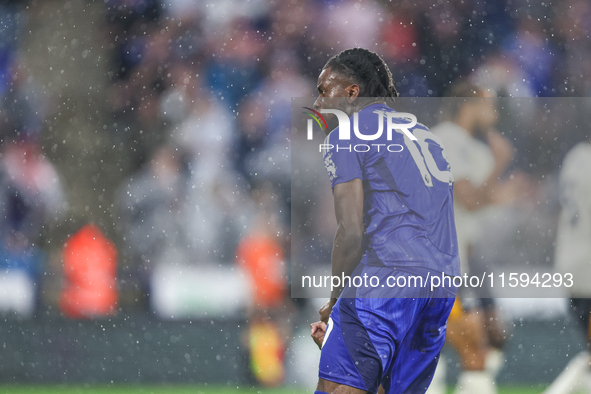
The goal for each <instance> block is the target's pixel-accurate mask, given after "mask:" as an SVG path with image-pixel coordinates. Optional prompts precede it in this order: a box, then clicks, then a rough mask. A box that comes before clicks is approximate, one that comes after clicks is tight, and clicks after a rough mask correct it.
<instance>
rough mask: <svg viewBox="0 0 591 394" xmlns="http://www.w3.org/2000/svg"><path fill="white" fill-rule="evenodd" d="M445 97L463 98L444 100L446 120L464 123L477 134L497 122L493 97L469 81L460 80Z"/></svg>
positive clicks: (452, 85)
mask: <svg viewBox="0 0 591 394" xmlns="http://www.w3.org/2000/svg"><path fill="white" fill-rule="evenodd" d="M444 97H446V98H447V97H450V98H451V97H453V98H463V99H462V100H458V99H453V100H448V99H444V101H443V108H442V115H443V118H444V120H451V121H454V122H456V123H462V125H463V126H464V127H466V128H467V129H469V130H468V131H470V132H474V133H476V134H478V133H481V132H484V131H486V130H487V129H488V128H490V127H492V126H493V125H494V124H495V123H496V122H497V112H496V109H495V101H494V100H493V99H492V97H493V96H492V95H491V94H489V93H488V92H486V91H484V90H483V89H481V88H480V87H478V86H476V85H474V84H473V83H471V82H469V81H467V80H462V79H460V80H457V81H455V82H454V83H452V84H451V85H450V87H449V89H448V90H447V91H446V92H445V94H444ZM486 98H488V99H486Z"/></svg>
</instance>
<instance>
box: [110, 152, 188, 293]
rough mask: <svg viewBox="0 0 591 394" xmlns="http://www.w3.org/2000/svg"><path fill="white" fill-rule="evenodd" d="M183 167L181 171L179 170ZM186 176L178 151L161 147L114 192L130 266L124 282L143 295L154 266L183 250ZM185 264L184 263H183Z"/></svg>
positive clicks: (184, 249) (184, 245)
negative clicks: (128, 282) (144, 166)
mask: <svg viewBox="0 0 591 394" xmlns="http://www.w3.org/2000/svg"><path fill="white" fill-rule="evenodd" d="M183 167H184V168H183ZM188 179H189V174H188V171H187V169H186V163H184V162H183V157H182V156H181V154H180V153H179V151H178V150H175V149H174V148H172V147H169V146H163V147H161V148H159V149H158V150H156V152H154V154H153V156H152V159H151V160H150V161H149V162H148V164H147V166H146V168H144V169H143V170H141V171H140V172H138V173H137V174H136V175H134V176H132V177H131V178H130V179H129V181H128V182H126V183H125V184H124V185H122V186H121V188H120V190H119V192H118V200H117V202H118V206H119V210H120V212H121V223H122V224H123V226H124V241H125V244H126V246H127V248H128V250H127V252H128V255H129V257H130V260H131V261H130V263H131V264H130V266H129V267H127V269H128V270H130V271H131V272H128V273H127V275H129V276H127V275H126V277H125V280H126V281H127V280H129V281H130V282H131V285H133V286H137V288H138V289H140V290H141V291H143V292H144V293H145V294H146V295H148V294H149V293H150V292H149V282H150V275H151V272H152V269H153V267H154V265H155V264H158V263H161V262H162V261H165V260H168V259H169V258H173V259H174V257H171V256H175V255H177V254H181V255H183V254H184V253H185V252H186V250H187V240H186V234H185V232H184V229H183V223H184V221H183V218H184V206H185V204H186V193H187V188H188V184H187V182H188ZM183 260H185V259H183Z"/></svg>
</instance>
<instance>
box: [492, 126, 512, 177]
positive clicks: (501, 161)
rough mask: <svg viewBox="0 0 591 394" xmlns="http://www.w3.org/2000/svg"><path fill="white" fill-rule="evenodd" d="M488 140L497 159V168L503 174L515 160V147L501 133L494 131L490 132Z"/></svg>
mask: <svg viewBox="0 0 591 394" xmlns="http://www.w3.org/2000/svg"><path fill="white" fill-rule="evenodd" d="M487 140H488V146H489V148H490V150H491V151H492V154H493V156H494V158H495V166H496V167H497V168H498V169H499V172H502V171H503V170H504V169H505V168H506V167H507V165H508V164H509V162H510V161H511V159H512V158H513V145H511V142H509V140H508V139H507V138H505V137H503V136H502V135H501V133H499V132H498V131H496V130H492V129H491V130H489V131H488V134H487ZM499 175H500V174H499Z"/></svg>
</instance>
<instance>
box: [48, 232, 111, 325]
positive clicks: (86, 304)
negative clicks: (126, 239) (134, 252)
mask: <svg viewBox="0 0 591 394" xmlns="http://www.w3.org/2000/svg"><path fill="white" fill-rule="evenodd" d="M63 259H64V275H65V282H66V283H65V286H64V288H63V289H62V292H61V294H60V300H59V307H60V310H61V311H62V313H63V314H64V315H65V316H66V317H70V318H93V317H101V316H108V315H113V314H115V312H116V307H117V283H116V276H117V250H116V249H115V246H114V245H113V243H112V242H111V241H110V240H109V239H107V238H106V237H105V236H104V235H103V233H102V232H101V230H100V229H99V228H98V227H96V226H95V225H93V224H87V225H85V226H84V227H82V228H81V229H80V230H79V231H78V232H77V233H76V234H74V235H73V236H72V237H70V239H69V240H68V241H67V242H66V243H65V244H64V249H63Z"/></svg>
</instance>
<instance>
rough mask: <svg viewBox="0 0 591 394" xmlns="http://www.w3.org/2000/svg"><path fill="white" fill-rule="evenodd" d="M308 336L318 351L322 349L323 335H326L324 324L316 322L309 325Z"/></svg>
mask: <svg viewBox="0 0 591 394" xmlns="http://www.w3.org/2000/svg"><path fill="white" fill-rule="evenodd" d="M310 329H311V330H310V335H311V336H312V339H313V340H314V343H315V344H316V345H318V349H322V342H323V341H324V335H325V334H326V323H325V322H322V321H317V322H316V323H312V324H310Z"/></svg>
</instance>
